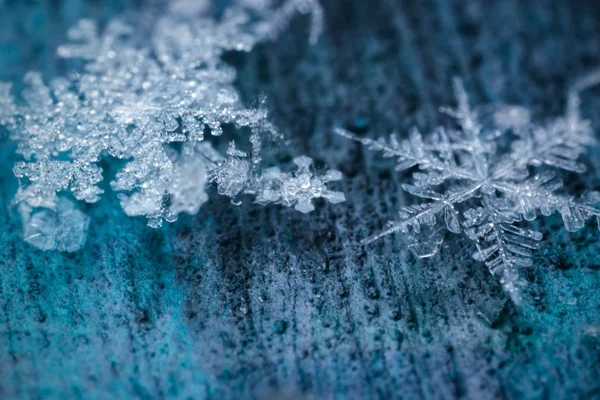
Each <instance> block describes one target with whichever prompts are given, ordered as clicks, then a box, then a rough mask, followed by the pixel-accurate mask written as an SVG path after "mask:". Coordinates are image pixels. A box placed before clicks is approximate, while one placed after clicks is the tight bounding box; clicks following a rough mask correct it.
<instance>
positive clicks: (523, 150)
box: [336, 71, 600, 302]
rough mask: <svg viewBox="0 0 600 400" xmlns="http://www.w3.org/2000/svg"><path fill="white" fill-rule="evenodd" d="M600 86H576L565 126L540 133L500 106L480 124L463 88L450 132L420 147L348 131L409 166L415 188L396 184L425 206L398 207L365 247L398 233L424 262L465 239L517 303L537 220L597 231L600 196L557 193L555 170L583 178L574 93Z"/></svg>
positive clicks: (586, 127) (416, 142)
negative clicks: (458, 237) (591, 222)
mask: <svg viewBox="0 0 600 400" xmlns="http://www.w3.org/2000/svg"><path fill="white" fill-rule="evenodd" d="M598 83H600V71H599V72H595V73H593V74H591V75H590V76H588V77H586V78H584V79H581V80H580V81H579V82H577V83H576V84H575V85H574V86H573V89H572V90H571V91H570V94H569V97H568V109H567V111H566V113H565V115H564V116H563V117H560V118H556V119H554V120H551V121H549V122H547V123H544V124H539V123H534V122H532V121H531V118H530V113H529V111H528V110H527V109H525V108H522V107H517V106H504V107H498V108H496V109H495V111H494V112H492V113H491V115H492V117H491V118H487V119H486V118H481V117H480V116H479V115H478V113H477V112H476V111H475V110H473V109H472V108H471V106H470V104H469V101H468V98H467V94H466V92H465V90H464V88H463V85H462V82H461V81H460V80H458V79H457V80H455V82H454V89H455V93H456V99H457V103H458V108H457V109H442V111H443V112H444V113H446V114H448V115H449V116H450V117H451V118H452V119H453V120H454V122H455V123H456V127H455V128H444V127H440V128H438V129H437V130H435V132H433V133H432V134H431V135H429V136H427V137H426V138H423V136H422V135H421V133H419V131H418V130H416V129H414V130H412V132H411V133H410V135H409V138H408V139H406V140H398V138H397V137H396V136H395V135H391V137H390V138H389V140H386V139H383V138H380V139H377V140H373V139H368V138H361V137H358V136H356V135H354V134H353V133H351V132H348V131H346V130H344V129H336V133H337V134H339V135H341V136H344V137H347V138H350V139H353V140H355V141H357V142H360V143H362V144H363V145H365V146H366V147H367V148H369V149H371V150H374V151H380V152H382V153H383V156H384V157H392V158H395V159H396V160H397V166H396V170H397V171H404V170H408V169H411V168H413V167H418V170H417V171H416V172H414V173H413V184H404V185H402V187H403V189H404V190H405V191H407V192H408V193H410V194H412V195H414V196H417V197H420V198H422V199H425V200H426V202H423V203H419V204H415V205H412V206H407V207H402V208H401V209H400V212H399V218H398V220H396V221H392V222H389V227H388V228H387V229H386V230H384V231H383V232H381V233H378V234H376V235H374V236H372V237H370V238H367V239H365V240H364V243H370V242H372V241H375V240H377V239H380V238H382V237H384V236H386V235H389V234H392V233H396V232H401V233H402V234H403V237H404V239H405V240H406V242H407V245H408V247H409V248H410V250H412V252H413V253H414V254H415V255H416V256H417V257H420V258H426V257H431V256H433V255H435V254H437V252H438V251H439V249H440V247H441V245H442V241H443V238H444V231H445V230H447V231H449V232H453V233H464V234H465V236H466V237H467V238H468V239H470V240H472V241H473V242H474V244H475V246H476V247H477V252H476V253H475V254H474V258H475V259H477V260H479V261H482V262H485V263H486V265H487V267H488V268H489V270H490V272H491V273H492V274H494V275H499V276H500V280H501V283H502V285H503V287H504V289H505V291H506V292H507V293H508V294H510V296H511V297H512V298H513V300H514V301H515V302H517V301H519V295H520V292H521V289H522V287H523V286H524V285H525V282H524V281H523V279H522V278H520V277H519V273H518V271H519V268H523V267H529V266H531V265H532V250H535V249H537V248H538V247H539V245H540V244H539V242H540V240H541V239H542V234H541V233H540V232H537V231H534V230H531V229H527V228H524V227H522V226H521V225H522V224H521V223H522V222H523V221H533V220H535V219H536V218H538V217H539V216H540V215H542V216H549V215H550V214H552V213H554V212H558V213H560V215H561V216H562V220H563V222H564V226H565V228H566V230H567V231H569V232H574V231H576V230H578V229H580V228H582V227H583V226H584V225H585V223H586V221H587V220H588V219H590V218H593V217H595V218H596V220H597V222H598V227H599V229H600V208H598V207H597V205H598V204H600V193H597V192H589V193H586V194H584V195H583V196H581V197H579V198H576V197H575V196H571V195H569V194H567V193H561V192H559V189H561V188H562V187H563V182H562V181H561V180H560V179H559V178H557V171H558V170H565V171H570V172H573V173H583V172H584V171H585V170H586V168H585V165H584V164H582V163H580V162H579V161H578V158H579V157H580V156H581V155H583V154H585V153H586V148H587V147H588V146H589V145H590V144H591V143H592V141H593V132H592V129H591V127H590V123H589V122H588V121H586V120H584V119H582V118H581V117H580V112H579V101H580V100H579V99H580V98H579V93H580V92H581V91H582V90H585V89H586V88H589V87H591V86H594V85H596V84H598Z"/></svg>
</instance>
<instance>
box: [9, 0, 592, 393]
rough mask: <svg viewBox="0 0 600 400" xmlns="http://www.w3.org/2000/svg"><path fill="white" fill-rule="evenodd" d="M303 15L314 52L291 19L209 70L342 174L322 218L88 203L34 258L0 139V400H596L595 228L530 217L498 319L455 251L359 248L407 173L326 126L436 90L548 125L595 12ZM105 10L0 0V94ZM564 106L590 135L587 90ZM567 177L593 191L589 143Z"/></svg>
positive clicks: (365, 118) (374, 131) (343, 8)
mask: <svg viewBox="0 0 600 400" xmlns="http://www.w3.org/2000/svg"><path fill="white" fill-rule="evenodd" d="M13 3H19V4H13ZM323 3H324V5H325V11H326V23H327V26H326V32H325V35H324V37H323V38H322V39H321V41H320V43H319V44H318V45H316V46H315V47H312V48H311V47H309V46H308V45H307V40H306V36H307V30H306V22H307V21H306V20H304V19H303V18H298V19H296V20H295V21H294V23H293V25H292V28H291V30H290V31H289V32H286V33H284V34H283V35H282V37H281V38H280V40H278V41H277V42H276V43H269V44H266V45H263V46H260V47H259V48H257V49H256V50H255V51H253V52H252V53H251V54H249V55H247V56H244V57H238V56H236V55H232V56H231V61H232V62H234V63H235V64H236V65H238V66H239V70H240V75H239V78H240V82H239V88H240V90H241V91H242V92H243V93H244V94H245V95H246V97H247V98H248V99H251V98H253V97H255V96H256V95H257V94H258V93H259V92H261V91H262V92H265V93H266V94H267V95H268V97H269V98H270V100H271V104H272V108H273V111H274V112H275V114H276V116H277V120H276V122H277V124H278V125H279V126H280V127H281V128H282V129H286V130H288V131H289V133H290V138H291V139H292V142H293V143H295V144H296V146H297V147H296V148H297V150H296V151H295V153H296V154H301V153H306V154H309V155H311V156H314V157H315V158H316V159H318V160H321V161H323V162H325V161H326V162H327V163H329V164H330V165H331V166H332V167H336V168H338V169H341V170H342V171H343V172H344V174H345V180H344V181H343V182H342V183H340V184H339V185H337V187H336V188H338V189H343V190H344V191H345V192H346V197H347V199H348V201H347V202H346V203H344V204H340V205H329V204H325V203H322V204H320V206H321V207H318V208H317V211H315V212H314V213H312V214H308V215H300V214H299V213H297V212H295V211H294V210H288V209H283V208H281V207H276V206H275V207H267V208H261V207H259V206H254V205H245V206H242V207H235V206H233V205H231V204H230V203H229V201H228V200H226V199H225V198H220V197H218V196H217V195H216V194H214V193H213V195H212V196H211V200H210V201H209V202H207V203H206V204H205V205H204V206H203V207H202V209H201V211H200V213H199V214H198V215H197V216H195V217H187V218H182V219H180V220H179V221H178V222H176V223H174V224H171V225H169V226H166V227H164V228H162V229H160V230H151V229H149V228H147V227H146V226H145V221H143V220H142V219H132V218H127V217H126V216H124V214H123V212H122V211H121V210H120V209H119V207H118V206H117V199H116V198H115V197H114V195H109V196H106V197H105V198H104V199H103V200H102V201H101V202H100V203H98V204H97V205H93V206H89V207H86V209H85V211H86V212H87V213H88V214H89V215H90V216H91V222H90V237H89V239H88V243H87V244H86V247H85V249H84V251H82V252H78V253H75V254H70V255H69V254H59V253H56V252H47V253H43V252H40V251H37V250H35V249H33V248H32V247H30V246H28V245H26V244H25V243H23V242H22V241H21V238H20V237H19V231H18V226H19V225H18V220H17V217H16V213H15V212H14V210H10V209H9V208H8V202H9V201H10V198H11V197H12V195H13V194H14V192H15V190H16V185H17V183H16V180H15V179H14V178H13V176H12V172H11V170H10V166H11V165H12V163H13V161H14V156H12V155H11V154H12V151H13V150H14V149H13V147H12V145H11V144H10V143H8V142H7V141H6V140H3V141H2V149H1V155H0V157H1V158H0V160H1V163H0V182H1V186H0V226H1V227H3V228H2V229H0V252H1V257H0V397H2V398H45V399H53V398H65V397H67V398H86V399H88V398H125V397H136V398H160V397H172V398H213V399H221V398H259V399H260V398H265V399H267V398H268V399H271V398H404V399H411V398H433V399H448V398H471V399H491V398H524V397H525V398H534V399H537V398H539V399H546V398H552V399H554V398H556V399H572V398H600V256H599V254H600V245H599V244H600V240H599V239H600V235H599V233H598V231H597V230H595V229H593V228H592V227H590V228H588V229H587V230H584V231H582V232H580V233H577V234H574V235H571V236H569V235H567V234H566V233H565V232H564V231H563V229H562V223H561V221H560V218H559V217H555V218H550V219H548V220H547V221H546V222H545V223H543V224H540V226H539V228H540V229H541V230H542V231H544V232H546V236H547V238H546V241H545V244H544V245H543V247H542V249H541V250H540V252H539V253H538V258H537V259H536V265H535V267H534V268H532V269H531V270H529V271H527V272H525V273H524V275H525V277H526V279H527V280H528V282H529V290H528V291H527V292H526V293H525V296H524V304H523V305H522V306H520V307H519V308H517V307H515V306H514V305H513V304H512V303H511V302H510V301H508V299H507V298H506V296H505V295H504V294H503V293H502V291H501V289H500V286H499V283H498V282H497V280H496V279H495V278H494V277H492V276H490V275H489V274H488V272H487V271H486V269H485V267H483V266H482V265H481V264H479V263H476V262H474V261H472V260H471V259H470V253H471V250H472V249H471V248H470V247H468V246H467V243H466V242H462V241H460V240H458V241H455V240H452V241H448V242H447V243H446V245H445V247H444V248H442V251H441V252H440V254H439V255H438V256H436V257H435V258H433V259H430V260H427V261H417V260H415V258H413V256H412V255H410V254H409V252H408V251H406V250H405V249H404V248H403V246H402V244H401V242H400V240H399V238H397V237H396V238H387V239H385V240H383V241H380V242H378V243H375V244H373V245H371V246H369V247H361V246H359V245H358V242H359V240H360V239H362V238H364V237H366V236H367V235H368V234H369V233H371V232H373V231H374V230H376V229H379V228H381V227H382V224H383V222H384V221H385V220H387V219H388V218H390V217H393V215H394V213H395V209H396V207H397V206H398V205H399V204H405V203H408V202H410V199H408V198H407V197H405V194H403V193H402V190H401V188H400V183H401V182H402V181H404V180H405V179H406V176H399V175H397V174H394V173H393V172H390V171H392V169H391V168H390V167H391V166H392V163H391V162H383V161H380V160H378V159H377V156H376V155H373V154H368V153H365V152H364V151H363V150H362V149H360V148H359V146H358V145H356V144H355V143H351V142H349V141H345V140H344V139H343V138H339V137H334V135H333V134H332V133H331V128H332V127H334V126H344V127H349V128H352V129H354V130H355V131H357V132H360V133H361V134H364V135H367V136H369V137H377V136H381V135H382V134H386V133H388V132H389V131H391V130H396V131H397V132H399V134H400V136H403V135H405V134H406V131H407V129H406V128H407V127H409V126H410V125H412V124H417V125H419V126H420V127H422V128H423V129H427V128H430V127H432V126H434V125H435V124H437V123H438V121H439V120H440V118H439V115H438V112H437V108H438V107H439V106H440V105H445V104H448V103H449V102H451V101H452V93H451V90H450V82H451V77H452V76H453V75H460V76H462V77H463V78H464V80H465V84H466V87H467V90H468V91H469V92H470V93H471V94H472V98H473V100H475V101H477V102H490V103H494V104H500V103H519V104H522V105H525V106H531V107H532V109H533V111H534V114H535V115H536V117H540V118H543V117H544V116H552V115H557V114H558V113H560V112H562V110H563V107H564V97H565V96H564V93H565V91H566V88H567V85H568V84H569V82H571V81H573V80H574V79H575V78H576V77H578V76H580V75H582V74H584V73H585V72H586V71H587V70H589V69H590V68H592V67H595V66H597V65H599V64H600V22H599V21H600V5H598V3H597V2H595V1H583V0H573V1H567V0H564V1H550V0H535V1H527V2H524V1H519V0H497V1H485V2H484V1H474V0H469V1H467V0H457V1H444V0H426V1H412V0H403V1H399V0H396V1H393V0H377V1H375V0H374V1H368V2H367V1H363V0H348V1H341V0H340V1H327V0H324V1H323ZM0 4H2V2H0ZM100 4H103V5H102V6H100ZM104 4H108V3H105V2H102V3H100V2H92V3H90V4H89V5H85V4H79V3H78V2H76V1H65V2H64V3H60V5H57V4H55V3H54V2H50V3H49V4H46V5H43V4H42V5H38V6H36V7H34V6H33V5H30V6H29V5H24V4H22V2H10V1H8V2H6V1H5V2H4V5H3V6H2V5H0V49H1V53H0V78H1V79H14V78H18V77H19V76H20V75H21V74H22V72H23V69H24V68H31V67H37V68H42V70H43V71H44V73H46V74H52V73H55V72H56V71H57V70H59V69H60V68H62V67H64V66H62V67H61V65H60V63H56V62H55V61H54V58H53V56H52V49H53V47H54V46H56V45H57V44H58V43H60V42H61V41H62V38H63V37H64V28H65V27H66V26H68V25H71V24H72V23H73V22H74V21H75V20H76V18H77V17H79V16H83V15H85V16H93V17H97V18H107V17H108V16H109V15H110V14H112V13H115V12H117V11H118V7H110V6H109V5H104ZM1 7H4V9H2V8H1ZM119 7H123V6H122V5H119ZM17 16H18V17H17ZM54 32H55V33H56V34H54ZM16 43H19V44H18V45H17V44H16ZM584 102H585V103H586V104H585V106H584V107H583V112H584V115H585V116H586V117H588V118H591V119H592V121H593V122H594V123H595V124H596V125H595V126H596V127H600V112H599V111H598V110H600V107H599V106H600V90H595V91H590V92H588V93H586V95H585V96H584ZM294 155H295V154H291V155H290V156H294ZM587 161H588V163H589V164H591V165H592V166H593V168H592V170H591V171H590V172H589V173H588V174H587V175H586V179H585V180H582V179H580V178H578V177H575V176H573V177H571V178H570V177H567V182H570V184H571V189H572V190H574V191H583V190H584V189H594V188H595V189H598V186H599V176H600V151H599V150H598V149H597V148H595V149H593V151H592V156H591V157H590V158H589V160H587ZM103 167H104V168H105V169H106V170H107V173H108V174H109V175H110V174H114V172H115V169H116V168H115V167H114V166H110V165H103ZM569 178H570V179H569Z"/></svg>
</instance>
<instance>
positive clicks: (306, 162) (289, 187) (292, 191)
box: [204, 143, 346, 213]
mask: <svg viewBox="0 0 600 400" xmlns="http://www.w3.org/2000/svg"><path fill="white" fill-rule="evenodd" d="M204 151H205V152H206V147H205V149H204ZM227 154H228V157H227V158H226V159H220V158H216V159H215V157H214V156H211V154H208V153H205V155H206V158H207V160H211V161H207V162H208V163H209V165H210V166H209V169H210V171H211V177H210V181H211V182H214V183H215V184H216V185H217V190H218V192H219V193H220V194H223V195H226V196H229V197H231V198H233V199H235V198H236V197H238V196H240V195H253V196H255V197H256V202H257V203H260V204H263V205H265V204H269V203H273V204H280V205H283V206H286V207H292V206H293V207H294V208H295V209H296V210H298V211H300V212H302V213H308V212H310V211H313V210H314V209H315V207H314V205H313V204H312V200H313V199H315V198H320V197H322V198H324V199H326V200H328V201H329V202H331V203H333V204H337V203H341V202H343V201H345V200H346V198H345V196H344V194H343V193H342V192H337V191H332V190H329V189H328V188H327V186H326V184H327V183H328V182H333V181H339V180H341V179H342V174H341V172H339V171H336V170H330V171H327V172H326V173H325V174H323V175H319V174H317V173H316V172H315V171H314V169H313V168H312V164H313V160H312V159H311V158H309V157H306V156H301V157H297V158H295V159H294V163H295V164H296V165H297V166H298V170H296V171H294V172H282V171H281V170H280V169H279V167H272V168H268V169H266V170H265V171H255V169H254V168H253V166H254V165H256V162H255V160H253V159H252V157H249V156H248V154H246V153H244V152H241V151H239V150H237V149H236V148H235V144H233V143H231V145H230V148H229V151H228V152H227Z"/></svg>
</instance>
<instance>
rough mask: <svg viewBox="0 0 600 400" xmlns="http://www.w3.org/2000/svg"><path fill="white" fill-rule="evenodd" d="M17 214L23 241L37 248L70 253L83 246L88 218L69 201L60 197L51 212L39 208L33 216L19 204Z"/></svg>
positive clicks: (27, 208) (25, 206)
mask: <svg viewBox="0 0 600 400" xmlns="http://www.w3.org/2000/svg"><path fill="white" fill-rule="evenodd" d="M21 214H22V215H23V220H24V229H23V235H24V239H25V241H27V242H29V243H30V244H32V245H33V246H35V247H37V248H40V249H42V250H55V249H57V250H60V251H67V252H72V251H76V250H79V249H80V248H81V247H82V246H83V245H84V244H85V239H86V234H87V229H88V225H89V220H90V219H89V217H88V216H87V215H85V214H84V213H82V212H81V211H79V210H77V209H75V206H74V204H73V203H72V202H70V201H69V200H66V199H64V198H61V199H60V200H59V201H58V202H57V205H56V209H55V210H50V209H43V210H41V211H38V212H36V213H32V210H31V208H30V207H28V206H27V205H24V204H22V205H21Z"/></svg>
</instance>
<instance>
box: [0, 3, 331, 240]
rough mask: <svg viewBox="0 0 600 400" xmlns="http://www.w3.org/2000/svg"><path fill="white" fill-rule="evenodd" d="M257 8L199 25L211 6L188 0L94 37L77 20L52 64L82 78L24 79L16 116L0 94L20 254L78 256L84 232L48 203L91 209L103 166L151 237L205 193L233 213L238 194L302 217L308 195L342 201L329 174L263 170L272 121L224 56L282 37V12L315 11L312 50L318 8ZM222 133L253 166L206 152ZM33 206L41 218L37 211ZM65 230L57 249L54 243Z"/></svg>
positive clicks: (71, 215)
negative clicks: (113, 166) (241, 145)
mask: <svg viewBox="0 0 600 400" xmlns="http://www.w3.org/2000/svg"><path fill="white" fill-rule="evenodd" d="M255 3H256V4H253V5H252V6H249V5H245V6H244V5H243V2H241V1H240V4H239V5H238V6H237V7H233V8H230V9H228V10H227V11H226V12H225V13H224V14H223V17H222V18H221V19H220V20H219V21H217V20H215V19H213V18H212V17H207V16H203V15H202V13H204V12H206V10H207V9H209V8H210V7H209V5H210V4H209V2H205V1H204V2H197V1H188V0H180V1H177V2H174V3H172V4H171V7H170V8H169V12H167V13H166V14H165V15H163V16H161V17H159V18H158V19H157V20H156V21H154V22H153V23H152V24H148V23H147V21H146V20H145V19H144V23H143V24H139V23H137V24H136V23H135V22H134V23H133V24H130V23H128V21H127V20H125V19H115V20H113V21H111V22H109V23H108V24H107V26H106V27H105V28H104V29H102V30H101V29H99V27H98V26H97V24H96V23H95V22H94V21H91V20H83V21H81V22H80V23H79V24H78V25H77V26H75V27H74V28H72V29H71V30H70V31H69V32H68V37H69V39H70V43H68V44H66V45H63V46H61V47H59V49H58V54H59V55H60V56H61V57H64V58H77V59H82V60H83V61H84V62H85V68H84V70H83V71H82V72H80V73H77V74H73V75H72V76H71V77H69V78H56V79H53V80H51V81H50V82H49V84H48V85H46V83H45V82H44V81H43V79H42V77H41V76H40V75H39V74H37V73H28V74H27V75H26V76H25V82H26V84H27V85H28V88H27V89H26V90H24V91H23V93H22V96H21V97H22V100H23V101H22V102H21V103H19V104H17V102H15V101H13V98H12V96H11V93H10V86H9V85H8V84H0V124H1V125H3V126H4V127H6V128H7V129H8V130H9V131H10V132H11V137H12V138H13V139H14V140H15V141H16V142H17V144H18V149H17V152H18V153H19V154H20V155H22V156H23V158H24V161H20V162H18V163H17V164H16V165H15V167H14V173H15V175H16V176H17V177H18V178H19V179H20V182H21V185H20V187H19V190H18V192H17V194H16V196H15V199H14V203H15V204H19V205H20V206H21V208H22V210H24V211H23V213H22V214H23V216H24V218H23V220H24V222H25V238H26V240H27V241H28V242H30V243H32V244H33V245H35V246H36V247H39V248H42V249H55V248H58V249H59V250H66V251H74V250H76V249H77V248H78V247H79V246H80V245H82V244H83V240H82V239H81V235H83V237H85V235H84V233H85V229H86V227H87V220H86V219H85V218H83V216H82V214H81V213H79V212H78V211H76V210H74V209H73V208H70V209H69V211H67V210H66V209H65V208H64V207H65V205H64V202H63V201H62V199H61V198H60V197H59V196H58V193H60V192H63V191H67V190H68V191H71V192H72V194H73V196H74V197H75V198H76V199H77V200H83V201H86V202H88V203H94V202H96V201H98V200H99V199H100V196H101V195H102V193H103V189H101V188H100V187H99V186H98V184H99V183H100V182H101V181H102V180H103V176H102V169H101V168H100V167H99V166H98V162H99V161H100V160H101V159H103V158H106V157H112V158H116V159H123V160H125V162H126V163H125V165H124V166H123V167H122V168H121V169H120V170H119V171H118V172H117V174H116V177H115V179H114V181H112V182H111V183H110V187H111V189H112V190H115V191H119V192H123V193H120V194H119V199H120V202H121V206H122V208H123V210H124V211H125V213H126V214H127V215H129V216H145V217H147V218H148V219H149V222H148V225H150V226H152V227H159V226H161V224H162V221H163V220H166V221H169V222H171V221H174V220H176V219H177V216H178V214H180V213H182V212H186V213H189V214H195V213H196V212H198V209H199V208H200V207H201V206H202V204H203V203H205V202H206V201H207V199H208V196H207V193H206V187H207V185H209V184H211V183H214V184H216V186H217V187H218V192H219V193H220V194H222V195H226V196H230V197H232V198H235V199H236V200H235V201H236V202H238V201H239V200H238V197H239V196H240V195H246V194H249V195H253V196H254V197H255V198H256V201H257V202H259V203H262V204H266V203H276V204H281V205H285V206H288V207H291V206H294V207H295V208H296V209H297V210H299V211H302V212H307V211H310V210H312V209H313V206H312V204H311V199H312V198H315V197H324V198H326V199H328V200H330V201H331V202H334V203H335V202H339V201H342V200H343V195H342V194H340V193H337V192H331V191H328V190H327V189H326V187H325V183H326V182H329V181H333V180H337V179H339V178H340V176H339V173H338V172H335V171H334V172H330V173H327V174H325V175H324V176H322V177H317V176H315V175H314V174H313V172H312V170H311V169H310V162H309V161H308V160H310V159H308V158H298V159H297V160H300V161H297V162H296V163H297V164H298V166H299V171H298V172H295V173H282V172H279V170H274V169H267V170H266V171H262V169H261V161H262V160H261V155H260V153H261V147H262V142H263V141H264V140H267V139H268V140H274V141H277V140H278V139H280V138H282V134H281V133H280V132H279V131H278V130H277V129H276V127H275V126H274V125H273V124H271V123H270V121H269V119H268V115H267V111H266V108H265V107H264V101H262V102H261V103H260V104H259V106H258V107H256V108H248V107H245V106H244V105H243V104H242V103H241V101H240V99H239V95H238V93H237V91H236V89H235V87H234V81H235V79H236V71H235V69H234V68H233V67H232V66H230V65H228V64H226V63H225V62H224V61H223V59H222V56H223V54H224V53H225V52H227V51H242V52H247V51H250V50H251V49H252V48H253V46H254V45H255V44H256V43H257V42H258V41H260V40H263V39H265V38H268V37H271V36H272V35H273V34H275V33H278V32H280V31H281V30H282V27H283V26H284V25H285V24H286V23H287V22H288V20H289V19H290V18H291V15H292V14H293V13H312V15H313V28H312V33H311V40H312V41H315V40H316V38H317V36H318V34H319V32H320V30H321V23H322V21H321V18H322V9H321V7H320V5H319V4H318V2H317V1H316V0H288V1H287V2H285V3H284V4H283V5H282V6H281V8H279V9H277V10H273V9H272V8H271V7H270V4H269V2H263V3H262V4H261V3H260V2H255ZM224 124H229V125H232V126H234V127H236V128H238V129H239V128H245V129H247V130H249V131H250V132H251V135H250V142H251V145H252V155H251V156H250V157H248V156H247V155H246V154H245V153H243V152H240V151H238V150H236V149H235V145H233V144H232V146H231V148H230V151H229V152H228V155H227V157H223V156H221V155H220V154H218V152H217V151H216V150H214V149H212V147H210V145H209V144H208V143H206V142H203V140H204V139H205V136H206V135H213V136H218V135H221V134H222V133H223V125H224ZM38 208H42V209H45V210H41V211H37V212H34V211H35V210H34V209H38ZM82 218H83V220H85V223H84V221H83V220H82ZM76 231H77V232H76ZM63 232H67V233H65V234H66V235H67V236H68V238H67V239H64V240H63V239H61V237H62V236H61V235H63Z"/></svg>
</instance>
